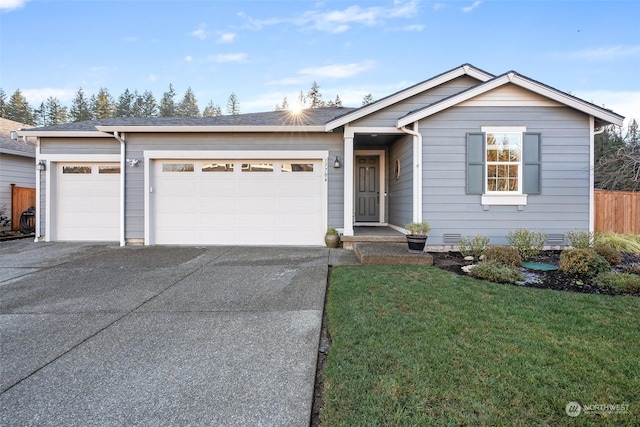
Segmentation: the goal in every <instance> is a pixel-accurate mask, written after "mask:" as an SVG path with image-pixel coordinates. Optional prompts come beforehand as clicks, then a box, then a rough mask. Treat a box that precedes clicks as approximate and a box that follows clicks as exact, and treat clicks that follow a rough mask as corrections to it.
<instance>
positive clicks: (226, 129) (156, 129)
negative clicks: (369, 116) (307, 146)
mask: <svg viewBox="0 0 640 427" xmlns="http://www.w3.org/2000/svg"><path fill="white" fill-rule="evenodd" d="M96 129H98V130H99V131H101V132H107V133H113V132H127V133H179V132H187V133H215V132H222V133H241V132H242V133H250V132H253V133H256V132H261V133H263V132H267V133H268V132H274V133H276V132H303V133H309V132H326V130H325V127H324V126H246V125H245V126H96Z"/></svg>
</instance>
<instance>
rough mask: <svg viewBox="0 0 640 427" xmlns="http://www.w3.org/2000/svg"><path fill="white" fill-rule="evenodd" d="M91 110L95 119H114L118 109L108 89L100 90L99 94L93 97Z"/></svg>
mask: <svg viewBox="0 0 640 427" xmlns="http://www.w3.org/2000/svg"><path fill="white" fill-rule="evenodd" d="M91 110H92V111H93V117H94V118H95V119H106V118H108V117H113V115H114V114H115V110H116V108H115V103H114V101H113V98H112V97H111V95H110V94H109V90H108V89H105V88H100V91H99V92H98V94H97V95H93V96H92V97H91Z"/></svg>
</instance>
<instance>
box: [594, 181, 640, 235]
mask: <svg viewBox="0 0 640 427" xmlns="http://www.w3.org/2000/svg"><path fill="white" fill-rule="evenodd" d="M595 211H596V212H595V217H596V218H595V224H594V226H595V227H594V228H595V231H596V232H606V231H613V232H616V233H625V234H626V233H630V234H640V193H639V192H633V191H605V190H595Z"/></svg>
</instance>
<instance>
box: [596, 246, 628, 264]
mask: <svg viewBox="0 0 640 427" xmlns="http://www.w3.org/2000/svg"><path fill="white" fill-rule="evenodd" d="M593 250H595V251H596V253H597V254H598V255H600V256H601V257H602V258H604V259H606V260H607V262H608V263H609V264H610V265H612V266H614V265H618V264H620V261H621V258H622V257H621V255H620V251H619V250H617V249H616V248H614V247H613V246H609V245H605V244H597V245H595V246H594V248H593Z"/></svg>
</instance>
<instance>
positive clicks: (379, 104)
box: [326, 64, 494, 131]
mask: <svg viewBox="0 0 640 427" xmlns="http://www.w3.org/2000/svg"><path fill="white" fill-rule="evenodd" d="M465 75H466V76H470V77H473V78H474V79H476V80H478V81H480V82H486V81H488V80H490V79H491V78H493V77H494V76H493V74H489V73H487V72H486V71H483V70H481V69H479V68H476V67H474V66H473V65H471V64H463V65H461V66H460V67H457V68H454V69H452V70H449V71H446V72H444V73H442V74H439V75H437V76H435V77H432V78H431V79H429V80H425V81H423V82H420V83H418V84H416V85H413V86H411V87H409V88H407V89H403V90H401V91H400V92H396V93H394V94H392V95H389V96H386V97H384V98H382V99H379V100H377V101H375V102H372V103H371V104H368V105H365V106H364V107H361V108H358V109H357V110H355V111H352V112H350V113H347V114H345V115H342V116H340V117H337V118H336V119H334V120H332V121H330V122H328V123H327V126H326V129H327V131H330V130H333V129H336V128H338V127H340V126H344V125H345V124H347V123H351V122H353V121H355V120H358V119H361V118H363V117H365V116H367V115H370V114H373V113H375V112H377V111H380V110H382V109H384V108H387V107H389V106H391V105H393V104H397V103H399V102H402V101H404V100H406V99H408V98H410V97H412V96H416V95H418V94H420V93H422V92H425V91H428V90H429V89H432V88H434V87H436V86H439V85H441V84H444V83H447V82H449V81H451V80H454V79H457V78H458V77H461V76H465Z"/></svg>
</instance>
